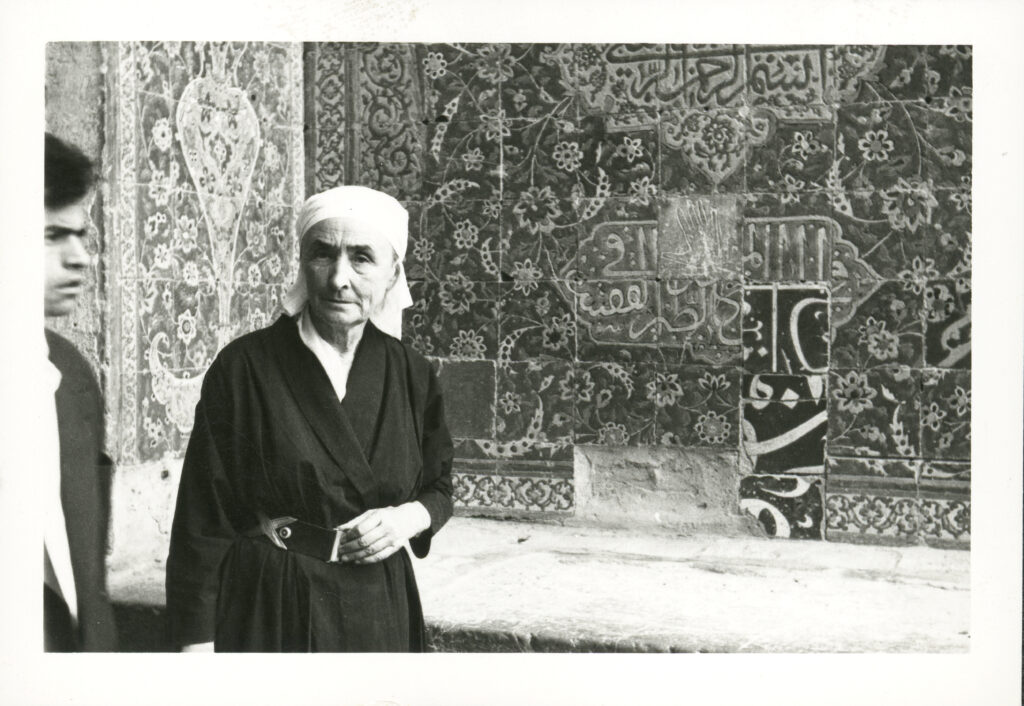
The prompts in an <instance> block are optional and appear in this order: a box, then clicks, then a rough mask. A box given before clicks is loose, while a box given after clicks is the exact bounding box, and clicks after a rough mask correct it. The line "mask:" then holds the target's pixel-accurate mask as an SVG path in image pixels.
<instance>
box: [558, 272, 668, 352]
mask: <svg viewBox="0 0 1024 706" xmlns="http://www.w3.org/2000/svg"><path fill="white" fill-rule="evenodd" d="M658 287H659V284H658V282H656V281H654V280H647V279H616V280H588V281H586V282H580V283H577V284H576V285H575V288H576V317H577V319H576V321H577V332H576V335H577V357H578V359H579V360H588V361H599V360H620V361H634V362H635V361H656V360H659V359H660V356H659V353H658V345H657V344H658V326H659V320H658Z"/></svg>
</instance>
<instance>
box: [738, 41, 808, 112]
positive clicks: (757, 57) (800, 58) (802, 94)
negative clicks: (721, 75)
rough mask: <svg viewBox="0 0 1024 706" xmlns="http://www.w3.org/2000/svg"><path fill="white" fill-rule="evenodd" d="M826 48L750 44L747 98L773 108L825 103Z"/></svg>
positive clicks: (751, 102)
mask: <svg viewBox="0 0 1024 706" xmlns="http://www.w3.org/2000/svg"><path fill="white" fill-rule="evenodd" d="M825 61H826V60H825V48H824V47H799V48H797V47H793V48H789V47H786V48H782V47H774V46H772V47H763V48H762V47H750V48H749V50H748V54H747V71H748V73H747V93H748V96H747V100H748V102H749V103H750V104H751V105H765V106H772V107H789V106H807V105H821V104H824V103H825V93H826V89H825V72H824V65H825Z"/></svg>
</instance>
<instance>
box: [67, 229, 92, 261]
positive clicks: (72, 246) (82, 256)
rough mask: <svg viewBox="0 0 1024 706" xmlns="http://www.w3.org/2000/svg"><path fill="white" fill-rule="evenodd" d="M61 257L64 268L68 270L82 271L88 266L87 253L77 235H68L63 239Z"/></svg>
mask: <svg viewBox="0 0 1024 706" xmlns="http://www.w3.org/2000/svg"><path fill="white" fill-rule="evenodd" d="M62 255H63V262H64V266H65V267H67V268H69V269H82V268H84V267H85V266H86V265H88V264H89V259H90V257H89V252H88V251H87V250H86V249H85V243H84V242H83V241H82V239H81V238H80V237H79V236H77V235H69V236H67V237H66V238H65V239H64V248H63V253H62Z"/></svg>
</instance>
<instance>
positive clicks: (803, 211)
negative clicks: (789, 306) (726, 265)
mask: <svg viewBox="0 0 1024 706" xmlns="http://www.w3.org/2000/svg"><path fill="white" fill-rule="evenodd" d="M741 205H742V211H743V219H742V223H741V230H740V232H741V236H740V242H741V252H742V256H743V279H744V281H745V282H747V283H751V284H754V283H769V282H780V283H802V282H827V281H829V280H830V279H831V278H832V277H833V275H834V269H835V268H834V259H835V257H836V253H837V252H842V249H841V246H840V236H841V232H842V231H841V228H840V226H839V224H838V223H837V222H836V221H835V219H833V218H832V217H831V215H830V214H831V211H832V203H831V201H830V200H829V198H828V195H827V194H823V193H803V194H799V193H795V192H792V193H786V194H747V195H746V196H745V197H744V198H743V199H742V201H741ZM837 247H839V250H837Z"/></svg>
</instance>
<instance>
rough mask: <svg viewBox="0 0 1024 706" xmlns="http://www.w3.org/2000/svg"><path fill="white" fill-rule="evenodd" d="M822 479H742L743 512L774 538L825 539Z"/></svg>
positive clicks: (755, 477)
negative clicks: (753, 518)
mask: <svg viewBox="0 0 1024 706" xmlns="http://www.w3.org/2000/svg"><path fill="white" fill-rule="evenodd" d="M821 486H822V479H821V478H820V477H814V476H796V475H767V474H766V475H756V476H746V477H745V478H741V479H740V509H741V510H743V511H744V512H746V513H748V514H750V515H752V516H753V517H755V518H756V519H757V520H758V522H760V523H761V526H762V527H763V528H764V531H765V532H766V533H767V534H768V536H770V537H785V538H790V539H821V538H822V514H823V511H822V497H821V496H822V488H821Z"/></svg>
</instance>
